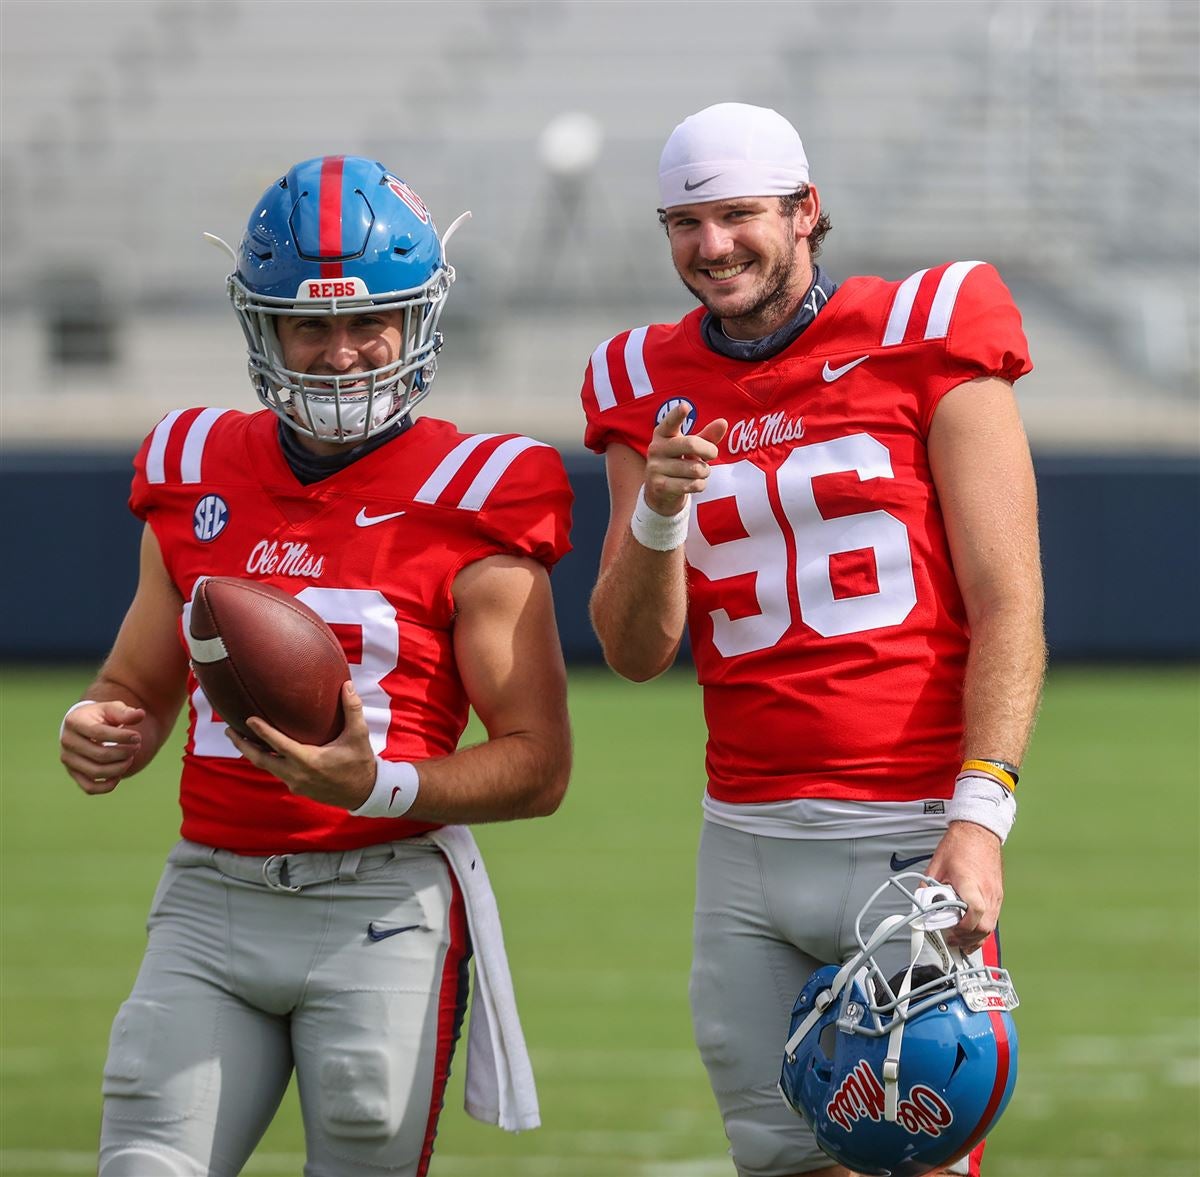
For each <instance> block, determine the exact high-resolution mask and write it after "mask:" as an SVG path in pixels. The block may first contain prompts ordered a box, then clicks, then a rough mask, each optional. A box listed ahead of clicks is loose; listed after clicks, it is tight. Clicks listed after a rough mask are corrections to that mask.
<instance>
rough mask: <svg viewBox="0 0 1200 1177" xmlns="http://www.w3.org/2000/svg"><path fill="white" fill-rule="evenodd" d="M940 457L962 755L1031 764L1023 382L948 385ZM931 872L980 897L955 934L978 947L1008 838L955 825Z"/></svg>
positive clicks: (1033, 555) (1038, 590)
mask: <svg viewBox="0 0 1200 1177" xmlns="http://www.w3.org/2000/svg"><path fill="white" fill-rule="evenodd" d="M929 460H930V467H931V470H932V473H933V479H934V484H935V485H936V487H937V491H938V497H939V500H940V502H941V506H942V513H943V516H944V518H945V523H946V532H947V536H948V538H949V542H950V551H951V555H952V557H953V560H954V569H955V575H956V577H957V580H958V583H959V588H960V590H961V592H962V595H963V601H964V603H965V605H966V610H967V620H968V623H969V625H970V631H971V646H970V652H969V655H968V661H967V672H966V682H965V689H964V719H965V733H964V742H963V755H964V758H968V759H969V758H976V757H986V758H990V759H996V760H1004V761H1008V762H1009V763H1011V764H1014V765H1020V763H1021V759H1022V757H1023V756H1024V754H1025V749H1026V747H1027V746H1028V743H1029V738H1030V735H1031V734H1032V731H1033V725H1034V720H1035V717H1036V715H1037V708H1038V703H1039V701H1040V698H1041V689H1042V680H1043V677H1044V673H1045V661H1046V647H1045V639H1044V636H1043V624H1042V575H1041V559H1040V555H1039V549H1038V531H1037V490H1036V486H1035V482H1034V474H1033V463H1032V461H1031V459H1030V455H1029V444H1028V442H1027V440H1026V438H1025V432H1024V429H1023V428H1022V426H1021V421H1020V416H1019V414H1018V412H1017V405H1016V400H1015V398H1014V396H1013V391H1012V386H1011V385H1010V384H1008V383H1007V382H1006V381H1004V380H1000V379H996V378H990V379H983V380H974V381H971V382H969V383H967V384H963V385H960V386H959V387H958V388H955V389H953V390H951V391H950V392H949V393H947V394H946V396H945V397H944V398H943V399H942V402H941V404H940V405H939V406H938V408H937V410H936V412H935V413H934V418H933V423H932V425H931V427H930V431H929ZM930 873H931V874H932V875H933V876H934V877H935V878H938V879H942V880H944V881H945V882H948V883H950V884H951V885H953V886H954V888H955V890H956V891H957V892H958V893H959V895H960V896H961V897H962V898H963V899H964V900H965V901H966V902H967V903H968V904H969V905H970V910H969V911H968V912H967V914H966V915H965V916H964V917H963V920H962V922H961V923H960V925H959V926H958V928H956V929H955V930H954V933H952V934H951V935H950V936H949V937H948V938H949V939H952V940H956V941H957V942H958V943H959V945H960V946H962V947H964V948H967V949H968V950H970V949H972V948H974V947H977V946H978V944H980V943H982V942H983V940H984V938H985V937H986V936H987V935H988V934H989V933H990V932H991V931H992V929H993V928H994V927H995V923H996V919H997V917H998V915H999V911H1000V904H1001V901H1002V899H1003V893H1004V889H1003V882H1002V877H1001V865H1000V840H999V839H998V838H997V837H996V835H995V834H993V833H992V832H991V831H990V830H987V829H985V828H984V827H982V826H978V825H975V824H973V823H969V822H952V823H951V824H950V827H949V829H948V830H947V833H946V836H945V837H944V838H943V840H942V843H941V845H940V846H939V848H938V851H937V853H936V854H935V855H934V858H933V860H932V862H931V864H930Z"/></svg>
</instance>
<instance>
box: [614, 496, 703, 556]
mask: <svg viewBox="0 0 1200 1177" xmlns="http://www.w3.org/2000/svg"><path fill="white" fill-rule="evenodd" d="M691 513H692V500H691V498H690V497H688V498H685V499H684V501H683V508H682V509H681V510H680V511H679V513H678V514H676V515H660V514H659V513H658V512H657V511H654V510H651V508H650V506H649V505H648V504H647V502H646V488H645V487H644V486H643V487H642V489H641V490H639V491H638V497H637V506H636V507H634V509H633V518H632V519H630V520H629V530H630V531H632V532H633V538H634V539H635V540H637V542H638V543H639V544H641V545H642V547H643V548H650V549H651V550H652V551H655V552H673V551H674V550H675V549H676V548H678V547H681V546H682V545H683V541H684V540H685V539H687V533H688V518H689V516H690V515H691Z"/></svg>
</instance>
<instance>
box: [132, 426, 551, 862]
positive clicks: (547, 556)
mask: <svg viewBox="0 0 1200 1177" xmlns="http://www.w3.org/2000/svg"><path fill="white" fill-rule="evenodd" d="M277 423H278V418H277V417H276V416H275V414H274V413H271V412H269V411H266V410H264V411H262V412H257V413H240V412H235V411H233V410H221V409H184V410H181V411H177V412H173V413H170V414H168V415H167V416H166V417H165V418H163V420H162V421H161V422H160V423H159V425H158V426H157V427H156V428H155V430H154V431H153V433H151V434H150V436H149V437H148V438H147V439H146V441H145V443H144V444H143V445H142V448H141V450H140V452H139V453H138V455H137V458H136V460H135V470H136V473H135V475H134V480H133V491H132V495H131V498H130V506H131V507H132V509H133V511H134V512H135V513H136V514H137V515H138V516H140V517H141V518H142V519H144V520H145V521H146V522H147V523H148V524H149V525H150V526H151V527H152V528H153V529H154V534H155V536H156V538H157V539H158V543H159V546H160V548H161V549H162V553H163V559H164V561H165V562H166V567H167V571H168V572H169V573H170V576H171V579H172V581H174V583H175V586H176V587H177V588H178V590H179V592H180V593H181V594H182V596H183V598H184V600H185V601H190V599H191V596H192V590H193V587H194V585H195V583H196V581H197V580H198V579H199V578H200V577H203V576H238V577H245V578H249V579H253V580H262V581H264V582H266V583H269V584H273V585H275V586H276V587H278V588H281V589H284V590H285V591H287V592H289V593H292V594H294V595H295V596H296V597H298V598H299V599H300V600H302V601H304V602H305V603H306V604H308V605H309V606H311V607H312V608H313V609H315V610H316V612H317V613H319V614H320V615H321V616H322V617H323V618H324V619H325V620H326V621H327V622H328V623H329V625H330V627H331V628H332V629H333V631H334V633H336V634H337V635H338V638H339V639H340V640H341V642H342V645H343V647H344V649H345V651H346V658H347V661H348V662H349V664H350V671H351V677H352V678H353V680H354V685H355V689H356V690H357V691H358V694H359V696H360V697H361V698H362V701H363V708H364V713H365V716H366V720H367V726H368V728H369V729H370V732H371V743H372V746H373V748H374V749H375V752H376V753H377V754H380V755H383V756H385V757H386V758H388V759H393V760H423V759H426V758H428V757H432V756H444V755H447V754H448V753H450V752H452V751H454V749H455V747H456V746H457V744H458V740H459V737H460V736H461V734H462V731H463V728H464V727H465V725H466V722H467V712H468V702H467V698H466V694H465V692H464V689H463V684H462V680H461V678H460V676H459V673H458V668H457V666H456V664H455V660H454V651H453V626H454V601H453V598H452V595H451V587H452V585H453V582H454V578H455V576H456V575H457V573H458V572H459V570H460V569H462V568H464V567H465V566H466V565H468V564H470V563H472V562H473V561H475V560H480V559H483V558H484V557H487V556H491V555H495V554H499V553H509V554H513V555H517V556H525V557H529V558H532V559H534V560H538V561H539V562H541V563H542V564H544V565H545V566H546V567H547V568H549V567H551V566H552V565H553V564H554V563H555V562H556V561H557V560H558V559H559V558H560V557H561V556H562V555H563V554H564V553H565V552H566V551H568V550H569V544H568V540H567V536H568V531H569V528H570V509H571V490H570V487H569V485H568V483H567V479H566V474H565V472H564V470H563V465H562V459H561V458H560V457H559V455H558V453H557V451H555V450H554V449H552V448H550V447H549V446H546V445H543V444H541V443H540V442H536V441H533V440H532V439H530V438H528V437H520V436H514V435H507V434H506V435H496V434H464V433H460V432H459V431H458V430H457V429H456V428H455V427H454V426H453V425H451V424H449V423H448V422H445V421H438V420H435V419H432V418H422V419H421V420H418V421H416V422H415V423H414V424H413V426H412V427H411V428H410V429H408V430H407V431H405V432H404V433H402V434H400V435H399V436H398V437H396V438H393V439H392V440H390V441H388V442H386V443H385V444H383V445H381V446H380V447H379V448H377V449H375V450H374V451H372V452H371V453H369V454H366V455H365V456H363V457H362V458H359V459H358V460H357V461H355V462H352V463H351V464H350V465H349V466H347V467H345V468H344V469H342V470H340V471H338V472H337V473H335V474H332V475H330V476H329V477H327V478H324V479H322V480H321V481H319V482H316V483H313V484H311V485H308V486H304V485H302V484H301V483H300V482H299V481H297V479H296V477H295V475H294V474H293V473H292V471H291V469H290V468H289V466H288V464H287V462H286V461H285V460H284V457H283V452H282V449H281V447H280V444H279V439H278V436H277ZM187 611H188V607H187V606H185V608H184V618H183V619H181V624H186V615H187ZM180 640H181V641H182V640H183V631H182V628H181V629H180ZM188 693H189V696H190V700H191V707H190V725H189V730H188V738H187V746H186V749H185V752H184V762H183V775H182V780H181V786H180V802H181V805H182V808H183V827H182V834H183V836H184V837H185V838H190V839H192V840H193V841H196V842H201V843H203V844H205V845H209V846H217V847H220V848H222V849H227V850H235V851H239V852H241V853H244V854H280V853H285V852H290V851H303V850H345V849H352V848H354V847H358V846H364V845H369V844H373V843H376V842H385V841H392V840H395V839H398V838H404V837H408V836H410V835H412V834H415V833H419V832H422V831H424V830H428V829H430V828H432V827H431V826H429V825H427V824H422V823H420V822H413V821H406V820H404V819H403V818H401V819H396V820H391V819H383V818H369V819H368V818H356V817H351V816H350V814H349V812H348V811H346V810H344V809H339V808H336V807H333V806H328V805H323V804H321V803H319V802H316V801H312V800H309V799H308V798H305V797H298V796H295V795H293V794H292V793H290V792H289V791H288V789H287V787H286V786H285V785H284V784H283V783H282V782H281V781H279V780H277V779H276V778H275V777H272V776H270V775H268V774H266V773H263V772H260V771H259V770H257V769H256V768H254V767H253V765H251V764H250V763H249V762H248V761H246V760H244V759H243V758H242V757H241V756H240V755H239V753H238V752H237V750H236V749H235V748H234V746H233V745H232V744H231V743H230V742H229V740H228V739H227V738H226V737H225V735H224V728H225V724H224V723H222V722H221V720H220V719H219V718H218V717H216V716H215V715H214V714H213V710H212V707H211V705H210V704H209V702H208V700H207V699H206V698H205V696H204V693H203V691H202V690H201V689H200V687H199V685H198V684H197V682H196V680H195V678H194V677H192V676H190V675H189V682H188Z"/></svg>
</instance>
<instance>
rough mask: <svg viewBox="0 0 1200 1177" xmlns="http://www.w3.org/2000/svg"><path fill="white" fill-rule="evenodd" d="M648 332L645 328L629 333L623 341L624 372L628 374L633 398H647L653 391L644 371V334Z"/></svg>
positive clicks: (647, 328) (647, 375)
mask: <svg viewBox="0 0 1200 1177" xmlns="http://www.w3.org/2000/svg"><path fill="white" fill-rule="evenodd" d="M649 330H650V328H649V327H648V326H647V327H639V328H638V329H637V330H636V331H630V333H629V338H628V339H627V340H626V341H625V370H626V371H627V372H628V373H629V383H630V384H632V385H633V395H634V396H649V395H650V393H652V392H653V391H654V386H653V385H652V384H651V383H650V376H649V373H647V371H646V332H647V331H649Z"/></svg>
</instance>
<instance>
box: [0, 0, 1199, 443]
mask: <svg viewBox="0 0 1200 1177" xmlns="http://www.w3.org/2000/svg"><path fill="white" fill-rule="evenodd" d="M0 24H2V27H0V79H2V81H0V86H2V89H0V122H2V135H0V151H2V155H0V247H2V249H3V268H2V270H0V298H2V300H3V301H2V311H0V333H2V336H0V380H2V382H3V388H4V397H3V405H2V409H0V412H2V417H0V431H2V443H3V444H4V445H5V446H8V447H19V446H28V445H32V444H45V443H52V444H55V445H68V446H69V445H96V444H97V443H101V444H107V445H110V446H113V447H119V448H128V447H129V446H130V445H132V444H134V443H135V442H136V441H137V440H138V439H140V437H141V436H142V435H143V434H144V433H145V432H146V430H147V429H148V427H149V426H150V425H151V424H153V422H154V421H155V420H156V419H157V417H158V416H159V415H160V414H161V412H162V411H164V410H165V409H167V408H170V407H175V406H178V405H179V404H183V403H197V402H204V403H210V404H230V405H240V406H245V405H246V404H247V403H248V400H249V396H250V390H249V388H248V386H247V383H246V381H245V377H244V364H243V360H242V356H241V347H240V344H239V336H238V333H237V331H236V328H235V326H234V323H233V319H232V316H231V315H230V313H229V311H228V308H227V306H226V304H225V301H224V297H223V289H222V277H223V275H224V273H225V272H226V269H227V266H226V260H225V259H224V258H223V257H222V256H221V255H220V254H219V253H217V252H216V251H214V250H213V249H212V248H211V247H210V246H209V245H207V244H206V243H205V242H204V241H203V240H202V238H201V233H202V232H203V231H205V230H208V231H211V232H215V233H218V234H220V235H221V236H223V237H226V238H228V239H229V240H231V241H234V242H236V240H237V239H238V237H239V236H240V232H241V228H242V226H243V224H244V221H245V217H246V214H247V213H248V211H249V208H250V202H251V201H252V200H253V198H254V195H256V194H257V193H258V192H260V191H262V189H263V188H265V187H266V186H267V184H269V183H270V182H271V181H272V180H274V179H275V178H276V177H277V176H278V175H280V174H281V173H282V172H283V171H284V170H285V169H286V167H287V166H288V165H289V164H290V163H292V162H294V161H295V160H297V159H301V158H305V157H307V156H310V155H316V154H320V153H324V152H333V151H346V152H355V153H361V154H368V155H373V156H375V157H376V158H379V159H382V160H383V161H385V162H386V163H387V164H388V165H389V166H390V167H392V168H393V169H394V170H396V171H397V172H399V173H400V174H401V175H403V176H405V177H406V178H408V179H409V180H410V181H411V182H412V183H413V185H414V187H415V188H416V189H417V190H418V191H419V192H421V194H422V195H423V196H424V197H425V199H426V202H427V203H428V204H429V205H430V207H431V208H432V209H433V210H434V213H435V217H436V218H437V220H438V222H439V224H440V225H441V226H442V228H445V226H447V225H448V224H449V223H450V221H451V220H452V219H453V218H454V217H455V216H456V215H457V214H458V212H459V211H461V210H462V209H463V208H465V207H469V208H471V209H472V210H473V212H474V220H473V221H472V222H471V223H470V224H469V225H468V226H466V227H465V228H464V229H463V230H462V231H461V232H460V233H459V234H458V235H457V236H456V237H455V240H454V243H453V246H452V249H451V255H452V260H453V261H454V263H455V264H456V265H457V267H458V268H459V272H460V285H459V288H458V289H457V291H456V293H455V296H454V299H453V300H452V302H451V304H450V310H449V311H448V313H447V316H446V319H445V328H446V331H447V336H448V340H449V342H448V345H447V349H446V353H445V358H444V363H443V367H442V374H441V376H440V377H439V386H438V392H437V396H438V402H437V405H436V408H435V409H434V410H433V411H434V412H435V413H437V414H439V415H446V416H454V417H457V418H458V419H460V420H461V421H462V422H463V423H464V424H466V425H468V426H469V427H472V428H498V427H499V428H503V427H512V428H520V429H521V430H522V431H526V432H531V433H534V434H537V435H539V436H542V437H543V438H545V439H546V440H550V441H553V442H556V443H559V444H561V445H564V446H572V445H577V444H578V438H579V429H580V426H579V415H578V408H577V399H576V396H577V390H578V384H579V379H580V375H581V373H582V369H583V366H584V364H585V363H586V361H587V358H588V356H589V354H590V352H591V349H592V348H593V347H594V346H595V344H596V342H598V341H599V340H600V339H603V338H604V337H606V336H607V335H609V334H612V333H613V332H614V331H616V330H618V329H620V328H622V327H626V326H631V325H635V324H637V323H641V322H647V321H652V320H662V319H668V318H673V317H675V316H676V315H677V314H678V313H680V312H681V311H682V310H684V309H686V307H687V306H688V305H689V303H688V299H687V297H686V295H685V293H684V292H683V291H682V290H681V289H679V288H678V285H677V283H676V281H675V279H674V277H673V274H672V272H671V270H670V265H669V262H668V259H667V255H666V250H665V248H664V246H663V243H662V240H661V235H660V230H659V228H658V226H657V223H656V221H655V217H654V213H653V209H654V205H655V197H656V189H655V165H656V162H657V156H658V152H659V149H660V147H661V144H662V141H663V139H664V138H665V136H666V134H667V133H668V132H669V130H670V128H671V127H672V126H673V125H674V124H675V123H676V122H678V121H679V119H680V118H682V117H684V116H685V115H687V114H689V113H691V112H692V111H693V110H696V109H699V108H700V107H701V106H704V105H707V104H708V103H710V102H714V101H724V100H740V101H749V102H756V103H760V104H763V105H768V106H774V107H775V108H776V109H778V110H780V111H781V112H783V113H784V114H786V115H787V116H789V117H790V118H791V119H792V120H793V121H794V122H795V123H796V124H797V125H798V127H799V128H800V130H801V134H802V135H803V137H804V139H805V143H806V146H807V148H808V151H809V155H810V158H811V160H812V162H813V168H814V180H815V181H816V182H817V183H818V185H819V186H820V188H821V190H822V194H823V197H824V201H825V205H826V208H827V209H828V210H829V211H830V213H831V215H832V218H833V222H834V226H835V228H834V232H833V234H831V236H830V238H829V240H828V241H827V243H826V249H825V254H824V258H823V260H824V262H825V264H826V266H827V267H828V269H829V270H830V271H831V272H833V273H834V274H835V275H845V274H849V273H853V272H874V273H882V274H885V275H888V276H891V277H896V278H899V277H903V276H904V275H905V274H907V273H909V272H910V271H911V270H913V269H916V268H918V267H920V266H923V265H928V264H931V263H936V262H938V261H942V260H946V259H949V258H955V257H957V258H966V257H982V258H985V259H987V260H990V261H993V262H995V263H996V264H997V265H999V266H1000V268H1001V271H1002V273H1003V274H1004V276H1005V277H1006V279H1007V280H1008V282H1009V284H1010V285H1011V286H1012V287H1013V289H1014V292H1015V293H1016V295H1017V297H1018V300H1019V301H1020V303H1021V305H1022V307H1023V310H1024V312H1025V317H1026V323H1027V328H1028V331H1029V335H1030V338H1031V343H1032V346H1033V350H1034V358H1035V362H1036V363H1037V364H1038V369H1037V371H1036V372H1035V373H1034V374H1033V376H1031V377H1030V378H1028V380H1027V381H1025V382H1023V384H1022V386H1021V396H1022V404H1023V408H1024V411H1025V414H1026V418H1027V421H1028V424H1029V428H1030V432H1031V435H1032V437H1033V440H1034V444H1035V447H1041V448H1050V449H1054V450H1063V449H1071V450H1079V449H1090V450H1095V449H1102V450H1103V449H1111V450H1125V451H1128V450H1134V451H1140V452H1147V451H1151V452H1155V451H1168V450H1169V451H1174V452H1180V451H1187V452H1195V451H1196V450H1200V420H1198V413H1197V396H1196V392H1197V380H1198V376H1200V357H1198V351H1197V348H1198V344H1197V340H1198V338H1200V290H1198V285H1197V260H1198V255H1200V247H1198V231H1200V230H1198V221H1197V207H1198V205H1200V146H1198V143H1200V117H1198V113H1197V112H1198V110H1200V105H1198V101H1200V83H1198V77H1197V60H1198V53H1200V6H1198V5H1197V4H1195V3H1193V2H1192V0H1132V2H1127V0H1028V2H1027V0H1007V2H1003V3H1000V2H994V0H961V2H958V3H954V4H949V3H937V2H927V0H817V2H795V3H762V2H755V0H745V2H740V3H732V2H730V3H725V2H723V0H719V2H716V3H706V4H701V5H680V4H673V3H663V2H633V3H631V2H626V0H606V2H605V3H588V2H583V0H543V2H525V0H490V2H489V0H465V2H459V3H453V4H443V3H437V2H426V0H408V2H404V3H371V2H368V0H340V2H339V3H338V4H323V3H295V4H289V5H286V6H284V5H280V4H276V3H270V2H267V0H154V2H145V3H136V4H132V3H117V2H113V0H90V2H79V0H59V2H56V3H54V4H45V3H41V2H40V0H5V3H4V4H3V6H2V7H0ZM564 112H578V113H580V114H583V115H586V116H589V117H590V118H591V119H592V120H593V125H594V126H595V127H596V128H597V130H598V131H599V133H600V136H602V137H601V138H600V139H599V140H598V141H597V142H596V143H594V144H593V145H592V146H593V147H595V148H597V149H598V150H597V153H596V157H595V161H594V164H593V165H592V166H586V161H585V163H584V164H583V165H581V169H580V170H575V171H571V170H569V169H568V168H567V166H566V164H565V163H564V160H563V158H562V157H561V153H560V155H559V156H558V157H554V156H552V155H551V154H550V153H549V152H548V151H547V150H546V149H545V141H544V139H543V133H544V132H545V131H546V129H547V127H548V125H549V124H550V123H551V122H552V121H553V120H554V119H555V118H556V117H557V116H560V115H562V114H563V113H564ZM585 137H586V136H585ZM567 146H568V148H569V147H570V144H569V143H568V145H567ZM582 146H583V148H584V151H583V155H584V156H585V157H586V156H587V154H588V152H587V150H586V148H587V144H583V145H582ZM556 158H557V165H561V166H556Z"/></svg>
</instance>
